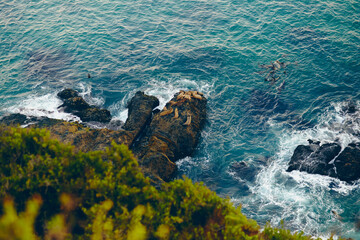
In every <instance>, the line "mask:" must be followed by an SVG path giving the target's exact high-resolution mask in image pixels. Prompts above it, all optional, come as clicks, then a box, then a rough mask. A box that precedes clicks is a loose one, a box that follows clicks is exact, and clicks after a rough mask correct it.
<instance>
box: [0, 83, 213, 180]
mask: <svg viewBox="0 0 360 240" xmlns="http://www.w3.org/2000/svg"><path fill="white" fill-rule="evenodd" d="M58 97H59V98H60V99H62V100H63V102H64V103H63V104H62V105H61V106H60V107H59V108H63V109H64V111H66V112H70V113H73V114H75V115H77V116H79V117H80V118H81V120H82V121H83V122H87V121H97V122H109V121H110V120H111V115H110V112H109V111H108V110H106V109H99V108H97V107H94V106H91V105H89V104H88V103H86V102H85V100H84V99H83V98H82V97H80V96H79V94H78V93H77V92H76V91H74V90H72V89H65V90H63V91H61V92H59V93H58ZM206 104H207V99H206V98H205V97H204V96H203V94H202V93H200V92H197V91H186V92H185V91H180V92H179V93H177V94H176V95H175V96H174V98H173V99H171V101H169V102H168V103H167V104H166V106H165V107H164V109H163V110H161V111H159V110H154V108H156V107H157V106H158V105H159V100H158V99H157V98H156V97H154V96H148V95H146V94H144V93H143V92H137V93H136V94H135V96H134V97H133V98H132V99H131V100H130V102H129V103H128V106H127V107H128V109H129V111H128V118H127V120H126V122H125V124H124V126H123V129H120V130H110V129H106V128H103V129H91V128H88V127H87V126H85V125H84V124H81V123H77V122H66V121H62V120H56V119H50V118H46V117H42V118H36V117H27V116H25V115H22V114H12V115H10V116H6V117H3V118H2V119H1V120H0V123H2V124H6V125H17V124H20V125H24V124H29V123H31V124H30V125H28V127H41V128H47V129H48V130H49V131H50V132H51V135H52V136H53V137H55V138H57V139H59V140H60V141H62V142H64V143H69V144H72V145H75V146H76V150H78V151H84V152H86V151H93V150H104V149H105V148H106V147H110V146H111V143H112V141H115V142H116V143H118V144H125V145H127V146H128V147H129V148H130V149H131V150H132V151H133V153H134V155H135V156H136V157H137V158H138V160H139V163H140V166H142V168H143V170H144V173H145V174H146V175H147V176H150V177H151V178H152V179H158V180H159V178H160V180H161V179H162V180H165V181H169V180H171V179H172V178H173V177H174V176H175V174H176V171H177V167H176V164H175V162H176V161H177V160H178V159H181V158H184V157H185V156H190V155H191V154H192V153H193V152H194V150H195V147H196V145H197V144H198V141H199V137H200V132H201V130H202V128H203V127H204V124H205V119H206Z"/></svg>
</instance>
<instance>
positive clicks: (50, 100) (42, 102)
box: [5, 93, 81, 122]
mask: <svg viewBox="0 0 360 240" xmlns="http://www.w3.org/2000/svg"><path fill="white" fill-rule="evenodd" d="M61 104H62V101H61V100H60V99H59V98H57V97H56V93H48V94H45V95H30V96H29V97H27V98H26V99H24V100H22V101H19V102H18V104H16V105H13V106H11V107H9V108H7V109H5V111H6V112H9V113H21V114H24V115H26V116H34V117H49V118H55V119H63V120H65V121H78V122H81V120H80V118H79V117H77V116H74V115H72V114H70V113H65V112H63V111H61V110H60V109H58V107H59V106H60V105H61Z"/></svg>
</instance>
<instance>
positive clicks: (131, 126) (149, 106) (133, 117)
mask: <svg viewBox="0 0 360 240" xmlns="http://www.w3.org/2000/svg"><path fill="white" fill-rule="evenodd" d="M157 106H159V100H158V99H157V98H156V97H154V96H149V95H146V94H144V93H143V92H140V91H139V92H137V93H136V94H135V96H134V97H133V98H132V99H131V100H130V102H129V103H128V109H129V114H128V118H127V120H126V122H125V125H124V129H125V130H128V131H137V133H136V135H138V134H139V133H140V132H141V131H142V130H143V129H144V127H145V126H146V124H147V123H149V121H150V120H151V116H152V111H153V109H154V108H156V107H157Z"/></svg>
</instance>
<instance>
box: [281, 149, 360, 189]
mask: <svg viewBox="0 0 360 240" xmlns="http://www.w3.org/2000/svg"><path fill="white" fill-rule="evenodd" d="M313 143H314V142H313ZM340 151H341V147H340V145H339V144H337V143H326V144H323V145H321V146H319V145H317V144H310V145H308V146H304V145H299V146H297V147H296V149H295V151H294V154H293V156H292V157H291V160H290V162H289V167H288V169H287V171H288V172H290V171H293V170H299V171H305V172H308V173H313V174H321V175H326V176H331V177H335V178H338V179H340V180H342V181H346V182H348V183H351V182H352V181H355V180H358V179H360V143H350V144H349V145H348V146H347V147H346V148H345V149H344V150H343V151H342V152H340Z"/></svg>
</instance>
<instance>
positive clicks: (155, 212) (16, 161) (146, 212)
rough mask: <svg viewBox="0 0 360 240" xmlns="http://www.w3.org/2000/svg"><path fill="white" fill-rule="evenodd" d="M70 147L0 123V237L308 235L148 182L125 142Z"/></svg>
mask: <svg viewBox="0 0 360 240" xmlns="http://www.w3.org/2000/svg"><path fill="white" fill-rule="evenodd" d="M74 148H75V147H74V146H69V145H65V144H62V143H59V142H58V141H57V140H55V139H51V138H50V134H49V132H48V131H46V130H44V129H22V128H7V127H1V128H0V199H1V200H2V201H3V205H1V206H0V215H1V216H0V239H92V240H100V239H129V240H132V239H139V240H141V239H268V240H270V239H274V240H275V239H311V238H310V237H308V236H304V235H303V234H302V233H295V234H291V233H290V231H288V230H285V229H282V228H281V229H276V228H272V227H270V226H269V225H267V226H265V228H264V230H263V231H260V227H259V226H258V225H257V223H256V222H255V221H254V220H250V219H247V218H246V217H245V216H244V215H243V214H242V213H241V210H240V207H238V208H235V207H234V206H233V204H232V203H231V202H230V201H229V199H223V198H220V197H218V196H217V195H216V194H215V193H214V192H212V191H210V190H209V189H208V188H206V187H205V186H204V185H203V184H201V183H195V184H194V183H192V182H191V180H189V179H187V178H185V179H184V180H175V181H172V182H170V183H164V184H163V185H162V186H161V189H157V188H155V187H154V186H152V185H151V184H150V180H149V179H148V178H145V177H144V175H143V174H142V172H141V170H140V168H139V165H138V163H137V161H136V159H135V158H134V157H133V155H132V154H131V152H130V151H129V150H128V148H127V147H126V146H123V145H116V144H113V147H112V148H111V149H107V150H106V151H96V152H88V153H82V152H76V151H75V149H74ZM18 212H20V213H18Z"/></svg>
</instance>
